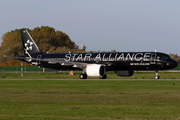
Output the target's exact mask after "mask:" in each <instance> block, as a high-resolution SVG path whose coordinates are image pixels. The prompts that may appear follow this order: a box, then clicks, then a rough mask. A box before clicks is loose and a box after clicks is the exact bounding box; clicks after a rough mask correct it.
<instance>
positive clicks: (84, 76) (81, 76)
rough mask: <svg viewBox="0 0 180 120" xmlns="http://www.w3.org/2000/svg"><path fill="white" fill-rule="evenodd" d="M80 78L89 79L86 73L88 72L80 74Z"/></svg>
mask: <svg viewBox="0 0 180 120" xmlns="http://www.w3.org/2000/svg"><path fill="white" fill-rule="evenodd" d="M79 78H80V79H87V75H86V74H80V75H79Z"/></svg>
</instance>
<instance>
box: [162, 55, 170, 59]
mask: <svg viewBox="0 0 180 120" xmlns="http://www.w3.org/2000/svg"><path fill="white" fill-rule="evenodd" d="M160 59H161V60H168V59H170V57H169V56H162V57H161V58H160Z"/></svg>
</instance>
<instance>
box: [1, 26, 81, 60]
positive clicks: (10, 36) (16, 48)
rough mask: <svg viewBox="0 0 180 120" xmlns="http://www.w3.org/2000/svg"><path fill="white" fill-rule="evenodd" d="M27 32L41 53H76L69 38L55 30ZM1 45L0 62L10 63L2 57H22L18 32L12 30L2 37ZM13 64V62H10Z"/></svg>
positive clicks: (42, 29) (37, 28)
mask: <svg viewBox="0 0 180 120" xmlns="http://www.w3.org/2000/svg"><path fill="white" fill-rule="evenodd" d="M27 30H28V32H29V33H30V35H31V36H32V38H33V39H34V41H35V42H36V44H37V46H38V47H39V49H40V50H41V51H42V52H49V53H56V52H59V53H63V52H69V51H71V52H76V50H77V49H78V47H77V45H76V44H75V42H73V41H71V39H70V38H69V36H68V35H67V34H66V33H63V32H62V31H59V30H57V31H56V30H55V29H54V28H52V27H48V26H42V27H41V28H40V27H36V28H34V29H32V30H30V29H28V28H27ZM1 39H2V43H1V46H0V62H1V63H2V62H6V63H7V62H10V60H11V59H9V58H3V55H9V56H18V55H23V54H24V51H23V46H22V40H21V35H20V30H19V29H16V30H12V31H10V32H7V33H5V34H4V35H3V36H2V38H1ZM12 63H13V62H12Z"/></svg>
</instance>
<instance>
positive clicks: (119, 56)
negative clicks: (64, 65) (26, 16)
mask: <svg viewBox="0 0 180 120" xmlns="http://www.w3.org/2000/svg"><path fill="white" fill-rule="evenodd" d="M151 56H152V53H141V52H140V53H98V54H97V53H80V54H78V53H67V54H65V56H64V57H65V58H64V61H72V62H73V61H74V62H76V61H79V62H80V61H96V62H97V61H98V62H99V61H150V59H152V58H151ZM153 59H155V58H153ZM132 65H134V64H133V63H132Z"/></svg>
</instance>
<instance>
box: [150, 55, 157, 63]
mask: <svg viewBox="0 0 180 120" xmlns="http://www.w3.org/2000/svg"><path fill="white" fill-rule="evenodd" d="M156 55H157V54H156V53H153V54H151V59H150V64H155V63H156Z"/></svg>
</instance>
